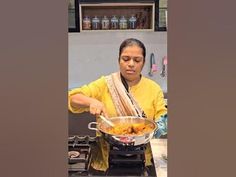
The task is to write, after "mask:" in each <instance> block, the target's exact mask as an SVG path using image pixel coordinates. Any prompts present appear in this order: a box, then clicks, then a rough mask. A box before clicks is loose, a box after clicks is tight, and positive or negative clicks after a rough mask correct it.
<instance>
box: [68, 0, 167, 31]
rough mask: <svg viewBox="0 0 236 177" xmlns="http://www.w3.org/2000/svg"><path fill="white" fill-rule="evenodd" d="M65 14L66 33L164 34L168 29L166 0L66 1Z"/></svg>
mask: <svg viewBox="0 0 236 177" xmlns="http://www.w3.org/2000/svg"><path fill="white" fill-rule="evenodd" d="M68 13H69V15H68V17H69V21H68V26H69V32H103V31H109V32H112V31H166V26H167V23H166V22H167V18H166V16H167V0H69V5H68ZM95 17H96V18H95ZM131 17H132V20H133V21H132V20H131V19H130V18H131ZM114 19H116V20H118V23H119V24H118V27H117V28H113V26H112V24H114V23H112V21H111V20H113V22H114ZM129 19H130V24H131V25H130V24H129ZM102 20H103V22H104V23H102ZM125 20H126V23H127V24H126V26H125V23H123V22H124V21H125ZM134 21H135V26H134V27H133V26H132V24H134ZM93 22H94V23H93ZM97 22H98V26H96V28H94V27H93V24H96V23H97ZM105 22H108V23H109V24H107V23H105ZM120 23H121V24H120ZM122 24H123V25H122ZM102 25H105V27H104V26H102ZM107 25H108V26H107ZM131 26H132V27H131Z"/></svg>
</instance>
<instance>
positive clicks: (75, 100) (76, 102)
mask: <svg viewBox="0 0 236 177" xmlns="http://www.w3.org/2000/svg"><path fill="white" fill-rule="evenodd" d="M71 106H73V107H75V108H82V107H89V111H90V113H91V114H93V115H100V114H102V115H103V116H105V117H108V114H107V111H106V108H105V106H104V104H103V103H102V102H101V101H98V100H97V99H95V98H91V97H87V96H85V95H82V94H76V95H73V96H72V97H71Z"/></svg>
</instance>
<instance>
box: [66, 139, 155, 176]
mask: <svg viewBox="0 0 236 177" xmlns="http://www.w3.org/2000/svg"><path fill="white" fill-rule="evenodd" d="M98 138H99V137H91V136H71V137H69V139H68V173H69V177H78V176H156V171H155V166H154V163H153V160H152V165H151V166H145V165H144V164H145V153H144V151H145V148H146V146H137V147H135V148H134V147H117V146H113V145H111V146H110V153H109V168H108V169H107V171H106V172H102V171H98V170H95V169H93V168H92V167H91V166H90V163H91V157H92V155H93V154H94V153H96V152H97V149H96V148H98V146H97V141H98Z"/></svg>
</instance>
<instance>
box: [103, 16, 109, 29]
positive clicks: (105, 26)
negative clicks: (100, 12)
mask: <svg viewBox="0 0 236 177" xmlns="http://www.w3.org/2000/svg"><path fill="white" fill-rule="evenodd" d="M109 27H110V22H109V19H108V18H107V16H105V15H104V17H103V18H102V29H103V30H108V29H109Z"/></svg>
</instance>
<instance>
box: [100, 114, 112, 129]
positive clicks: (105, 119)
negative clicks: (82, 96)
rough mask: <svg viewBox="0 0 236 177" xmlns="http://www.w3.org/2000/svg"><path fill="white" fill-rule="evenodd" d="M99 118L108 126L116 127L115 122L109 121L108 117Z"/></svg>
mask: <svg viewBox="0 0 236 177" xmlns="http://www.w3.org/2000/svg"><path fill="white" fill-rule="evenodd" d="M99 117H100V118H101V119H102V120H104V121H105V122H106V123H107V124H109V125H110V126H112V127H114V124H113V122H111V121H110V120H108V119H107V118H106V117H104V116H102V115H99Z"/></svg>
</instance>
